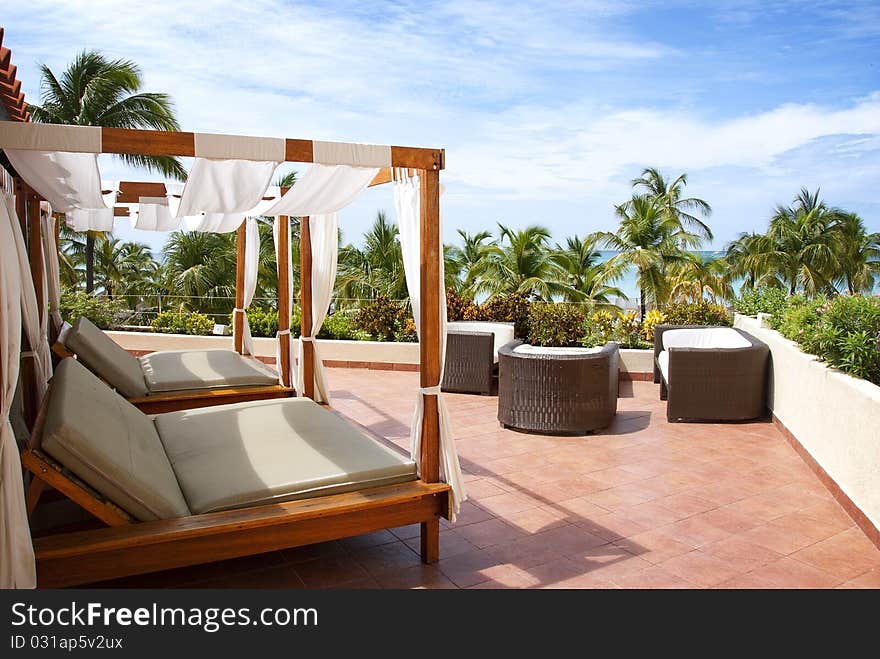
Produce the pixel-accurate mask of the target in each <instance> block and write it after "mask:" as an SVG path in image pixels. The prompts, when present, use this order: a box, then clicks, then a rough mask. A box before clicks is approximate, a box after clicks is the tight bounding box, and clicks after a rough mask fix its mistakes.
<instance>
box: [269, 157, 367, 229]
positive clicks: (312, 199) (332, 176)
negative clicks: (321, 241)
mask: <svg viewBox="0 0 880 659" xmlns="http://www.w3.org/2000/svg"><path fill="white" fill-rule="evenodd" d="M378 173H379V168H378V167H349V166H348V165H312V166H311V167H309V168H308V170H306V173H305V174H303V176H302V177H301V178H300V179H299V180H298V181H297V182H296V184H295V185H294V186H293V187H292V188H290V190H288V191H287V194H285V195H284V196H283V197H282V198H281V200H280V201H279V202H278V203H276V204H275V205H274V206H272V207H271V208H269V209H267V210H266V212H265V214H266V215H290V216H294V217H295V216H300V217H302V216H309V217H311V216H312V215H321V214H326V213H334V212H336V211H338V210H341V209H342V208H344V207H346V206H348V205H349V204H350V203H351V202H352V201H354V200H355V199H356V198H357V196H358V195H359V194H360V193H361V192H363V191H364V188H366V187H367V186H368V185H369V184H370V182H371V181H372V180H373V179H374V178H375V176H376V174H378Z"/></svg>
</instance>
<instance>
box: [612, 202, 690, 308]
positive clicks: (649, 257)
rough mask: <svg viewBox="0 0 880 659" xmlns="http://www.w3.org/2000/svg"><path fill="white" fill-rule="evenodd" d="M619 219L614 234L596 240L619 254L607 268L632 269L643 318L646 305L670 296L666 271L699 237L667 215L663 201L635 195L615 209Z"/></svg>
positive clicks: (683, 257)
mask: <svg viewBox="0 0 880 659" xmlns="http://www.w3.org/2000/svg"><path fill="white" fill-rule="evenodd" d="M615 214H616V215H617V217H618V218H619V219H620V226H619V227H618V230H617V233H610V232H600V233H599V234H597V236H598V237H599V239H601V241H602V242H603V243H604V245H605V246H606V247H609V248H610V249H614V250H617V251H618V252H619V254H616V255H615V256H613V257H611V259H609V267H611V268H620V269H622V268H623V267H627V266H629V267H635V268H636V273H637V280H636V281H637V284H638V287H639V308H640V310H641V317H642V318H644V317H645V312H646V311H647V301H648V299H652V300H653V301H654V302H655V303H657V304H660V303H662V302H663V301H665V300H666V299H667V298H668V297H669V294H670V290H671V288H670V282H669V279H668V277H667V274H668V273H667V269H668V266H669V265H670V264H673V263H678V262H681V261H683V260H684V259H685V258H686V257H685V252H686V250H688V249H696V248H697V247H699V246H700V244H701V243H702V239H701V237H700V236H698V235H696V234H693V233H690V232H688V231H686V230H685V229H684V227H683V226H682V224H681V222H680V221H679V219H678V218H677V217H675V216H674V215H671V214H670V213H668V212H667V209H666V207H665V206H664V204H663V201H662V200H661V199H659V198H657V197H655V196H652V195H634V196H633V197H632V199H630V200H629V201H627V202H624V203H623V204H619V205H618V206H616V207H615Z"/></svg>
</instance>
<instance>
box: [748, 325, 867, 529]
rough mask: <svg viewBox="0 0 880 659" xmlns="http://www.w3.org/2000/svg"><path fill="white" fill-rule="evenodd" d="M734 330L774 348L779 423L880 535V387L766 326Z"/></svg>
mask: <svg viewBox="0 0 880 659" xmlns="http://www.w3.org/2000/svg"><path fill="white" fill-rule="evenodd" d="M734 327H738V328H740V329H743V330H745V331H747V332H749V333H751V334H753V335H754V336H755V337H757V338H759V339H760V340H762V341H764V342H765V343H766V344H767V345H768V346H770V353H771V367H770V383H769V387H770V391H769V397H768V403H769V406H770V409H771V410H772V411H773V415H774V417H775V418H776V419H777V420H778V422H779V423H780V424H782V426H784V429H785V430H787V431H788V433H790V434H791V435H792V436H793V437H794V439H795V440H796V441H797V442H798V443H799V444H800V445H801V446H802V447H803V449H804V450H805V451H806V452H807V453H808V454H809V456H810V457H811V458H812V459H813V460H814V461H815V462H816V463H817V464H818V466H819V467H821V469H822V470H824V472H825V473H826V474H827V475H828V477H829V478H830V479H831V480H833V481H834V484H835V485H836V486H837V487H838V488H839V489H840V491H841V492H842V493H843V494H844V495H845V496H846V497H848V498H849V500H850V501H851V502H852V503H853V504H854V505H855V506H856V507H857V508H858V509H859V511H861V513H863V515H864V516H865V517H866V518H867V519H868V521H870V523H871V524H872V525H873V527H874V535H876V529H877V528H878V527H880V387H878V386H876V385H874V384H872V383H870V382H868V381H867V380H861V379H859V378H854V377H852V376H851V375H847V374H846V373H843V372H842V371H840V370H838V369H836V368H831V367H829V366H827V365H825V364H824V363H823V362H821V361H820V360H819V359H818V358H817V357H815V356H814V355H809V354H806V353H804V352H802V351H801V349H800V347H799V346H798V345H797V344H796V343H795V342H793V341H789V340H788V339H786V338H785V337H783V336H782V335H781V334H780V333H779V332H777V331H775V330H772V329H770V328H769V327H768V326H767V323H766V319H763V318H762V319H756V318H751V317H748V316H741V315H739V314H737V316H736V320H735V322H734Z"/></svg>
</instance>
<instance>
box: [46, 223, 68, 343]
mask: <svg viewBox="0 0 880 659" xmlns="http://www.w3.org/2000/svg"><path fill="white" fill-rule="evenodd" d="M55 221H56V220H55V218H54V217H53V215H52V208H51V206H50V207H49V208H47V209H46V211H45V212H44V213H43V216H42V225H43V226H42V230H43V270H44V273H45V281H46V294H47V300H48V301H49V318H50V319H51V321H52V324H53V325H54V327H55V329H56V330H58V329H60V328H61V324H62V323H63V322H64V320H63V319H62V318H61V271H60V267H59V265H58V245H57V244H56V242H55Z"/></svg>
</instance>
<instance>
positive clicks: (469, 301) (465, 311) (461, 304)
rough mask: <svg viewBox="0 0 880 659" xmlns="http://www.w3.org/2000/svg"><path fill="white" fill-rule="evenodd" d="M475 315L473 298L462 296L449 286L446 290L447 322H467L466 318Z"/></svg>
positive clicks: (475, 309) (475, 308) (475, 307)
mask: <svg viewBox="0 0 880 659" xmlns="http://www.w3.org/2000/svg"><path fill="white" fill-rule="evenodd" d="M476 313H478V312H477V305H476V303H475V302H474V299H473V298H471V297H467V296H464V295H462V294H461V293H459V292H458V291H456V290H455V289H454V288H452V287H451V286H450V287H449V288H447V289H446V319H447V320H467V319H468V318H467V317H468V316H473V315H475V314H476Z"/></svg>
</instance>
